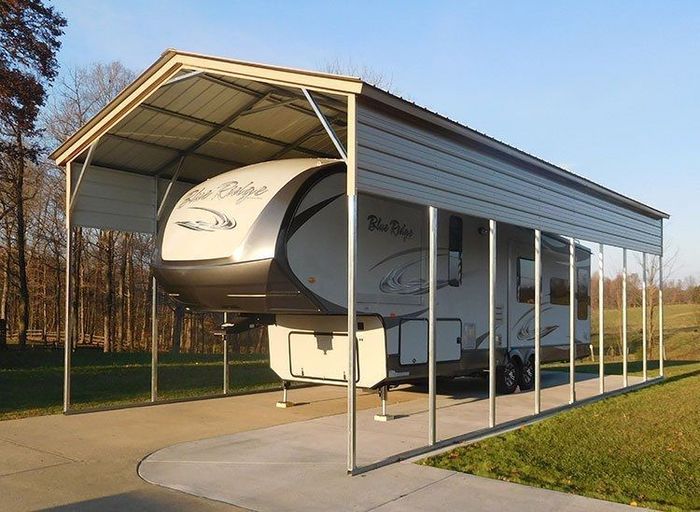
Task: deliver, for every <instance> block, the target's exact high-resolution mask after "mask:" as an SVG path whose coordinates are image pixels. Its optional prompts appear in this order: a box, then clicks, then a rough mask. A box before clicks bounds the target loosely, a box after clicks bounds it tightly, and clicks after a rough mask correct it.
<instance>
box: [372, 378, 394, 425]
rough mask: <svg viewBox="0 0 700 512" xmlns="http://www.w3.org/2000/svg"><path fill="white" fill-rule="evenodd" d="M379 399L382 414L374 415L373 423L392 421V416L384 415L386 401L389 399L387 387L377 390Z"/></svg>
mask: <svg viewBox="0 0 700 512" xmlns="http://www.w3.org/2000/svg"><path fill="white" fill-rule="evenodd" d="M379 398H380V399H381V401H382V413H381V414H375V415H374V421H391V420H393V419H394V416H393V415H392V414H387V413H386V406H387V399H388V398H389V386H382V387H381V388H379Z"/></svg>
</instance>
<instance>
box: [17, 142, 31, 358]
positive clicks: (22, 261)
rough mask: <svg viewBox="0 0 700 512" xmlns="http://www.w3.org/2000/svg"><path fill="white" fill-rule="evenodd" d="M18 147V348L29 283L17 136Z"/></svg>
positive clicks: (25, 326)
mask: <svg viewBox="0 0 700 512" xmlns="http://www.w3.org/2000/svg"><path fill="white" fill-rule="evenodd" d="M17 143H18V147H19V148H20V158H19V159H18V166H19V169H18V172H17V173H16V176H15V179H14V180H13V193H14V196H15V197H14V200H15V201H14V202H15V204H14V206H15V223H16V224H15V229H16V235H17V237H16V240H17V267H18V268H17V270H18V272H17V273H18V278H19V318H18V323H17V330H18V336H19V346H20V348H25V347H26V346H27V329H28V328H29V301H30V297H29V283H28V281H27V254H26V249H27V240H26V225H25V219H24V172H25V168H24V156H23V152H24V151H23V143H22V138H21V136H20V137H17Z"/></svg>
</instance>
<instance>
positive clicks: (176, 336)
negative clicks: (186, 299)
mask: <svg viewBox="0 0 700 512" xmlns="http://www.w3.org/2000/svg"><path fill="white" fill-rule="evenodd" d="M173 317H174V318H173V348H172V352H173V354H179V353H180V346H181V345H182V326H183V325H182V324H183V322H184V320H185V307H184V306H182V305H180V304H178V305H177V306H175V312H174V314H173Z"/></svg>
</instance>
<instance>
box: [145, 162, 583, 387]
mask: <svg viewBox="0 0 700 512" xmlns="http://www.w3.org/2000/svg"><path fill="white" fill-rule="evenodd" d="M345 180H346V178H345V168H344V164H343V163H342V162H339V161H336V160H318V159H290V160H278V161H271V162H265V163H260V164H255V165H250V166H247V167H242V168H238V169H235V170H232V171H229V172H226V173H223V174H221V175H218V176H216V177H214V178H211V179H209V180H207V181H205V182H203V183H201V184H200V185H197V186H195V187H193V188H192V189H191V190H189V191H188V192H187V193H185V194H184V196H183V197H182V198H181V199H180V200H179V201H178V203H177V204H176V205H175V207H174V209H173V210H172V212H171V214H170V216H169V218H168V220H167V222H166V223H165V224H164V226H163V227H162V228H161V230H160V233H159V243H158V255H157V258H156V264H155V272H156V275H157V277H158V279H159V281H160V283H161V284H162V286H163V287H164V288H165V289H166V291H167V292H168V293H169V294H170V296H172V297H174V298H175V299H176V300H179V301H181V302H182V303H184V304H185V305H187V306H189V307H191V308H193V309H197V310H208V311H228V312H235V313H237V314H238V316H237V318H239V320H240V321H239V323H238V324H237V326H236V328H237V329H244V328H248V327H251V326H257V325H266V326H267V329H268V335H269V341H270V365H271V367H272V369H273V370H274V371H275V372H276V373H277V374H278V375H279V377H280V378H281V379H282V380H284V381H304V382H315V383H319V382H320V383H335V384H344V383H345V382H347V378H348V375H347V374H346V372H347V353H348V345H347V344H348V337H347V320H346V316H345V313H346V307H347V273H346V269H347V226H346V222H347V215H346V207H347V202H346V200H345ZM487 225H488V224H487V221H485V220H482V219H477V218H473V217H468V216H464V215H461V214H458V213H452V212H448V211H442V210H441V211H440V213H439V224H438V292H437V325H436V333H437V336H436V343H437V361H438V363H437V375H438V376H439V377H444V378H448V377H455V376H462V375H470V374H475V373H480V372H483V371H484V370H485V369H486V368H487V367H488V232H487ZM542 247H543V254H542V298H543V305H542V319H541V326H542V327H541V330H542V331H541V339H542V361H543V362H546V361H554V360H563V359H567V358H568V351H569V332H568V320H569V266H568V240H566V239H563V238H559V237H555V236H543V240H542ZM497 254H498V259H497V275H498V279H497V283H498V284H497V295H496V304H497V309H496V311H497V322H496V332H497V339H496V347H497V361H498V372H497V373H498V375H497V384H498V388H499V390H500V392H502V393H509V392H512V391H514V390H515V389H516V388H517V387H518V386H520V388H521V389H529V388H531V387H532V386H533V370H534V368H533V366H534V363H533V343H534V342H533V340H534V330H533V328H534V304H533V303H534V257H533V232H532V231H531V230H527V229H523V228H518V227H514V226H505V225H502V226H501V227H499V231H498V240H497ZM576 259H577V280H576V282H577V290H576V301H577V303H576V305H575V309H576V318H577V320H576V329H575V332H576V348H577V351H576V353H577V357H582V356H583V355H585V354H586V352H587V350H588V344H589V342H590V341H589V340H590V307H589V303H590V301H589V282H590V252H589V251H588V250H587V249H585V248H583V247H580V246H578V247H577V251H576ZM356 290H357V291H356V293H357V310H358V336H357V338H358V340H357V358H358V360H357V365H356V367H357V374H356V375H355V377H354V378H355V379H356V382H357V385H358V386H360V387H364V388H377V387H381V386H385V385H391V384H395V383H401V382H410V381H419V380H421V379H425V378H426V377H427V344H428V320H427V316H428V311H427V291H428V279H427V218H426V208H425V207H422V206H417V205H413V204H408V203H404V202H401V201H397V200H392V199H389V198H383V197H375V196H372V195H369V194H360V195H359V197H358V267H357V287H356Z"/></svg>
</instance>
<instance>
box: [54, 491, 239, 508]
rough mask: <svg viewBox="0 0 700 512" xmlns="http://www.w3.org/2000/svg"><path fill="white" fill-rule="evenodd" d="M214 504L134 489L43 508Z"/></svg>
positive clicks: (169, 506)
mask: <svg viewBox="0 0 700 512" xmlns="http://www.w3.org/2000/svg"><path fill="white" fill-rule="evenodd" d="M214 506H216V503H215V502H211V501H207V500H203V499H201V498H193V497H191V496H186V495H183V494H180V493H171V492H167V493H165V492H153V491H132V492H125V493H120V494H115V495H112V496H104V497H101V498H95V499H92V500H85V501H78V502H75V503H69V504H67V505H60V506H58V507H50V508H46V509H42V510H47V511H61V512H63V511H73V510H76V511H77V510H79V511H81V512H85V511H87V512H92V511H95V512H98V511H99V512H110V511H114V512H117V511H118V512H122V511H125V510H138V511H140V512H151V511H153V512H156V511H163V510H167V511H190V510H195V509H196V510H213V509H214ZM217 508H220V507H217ZM229 508H230V506H229Z"/></svg>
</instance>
